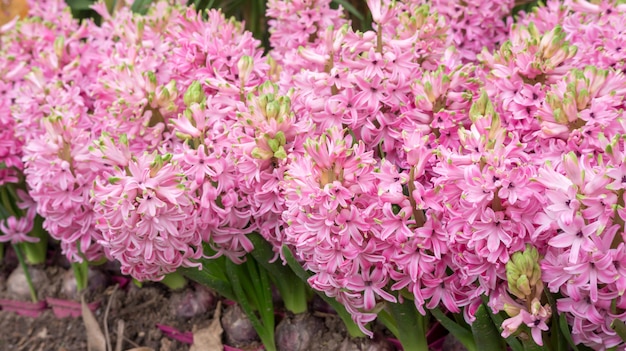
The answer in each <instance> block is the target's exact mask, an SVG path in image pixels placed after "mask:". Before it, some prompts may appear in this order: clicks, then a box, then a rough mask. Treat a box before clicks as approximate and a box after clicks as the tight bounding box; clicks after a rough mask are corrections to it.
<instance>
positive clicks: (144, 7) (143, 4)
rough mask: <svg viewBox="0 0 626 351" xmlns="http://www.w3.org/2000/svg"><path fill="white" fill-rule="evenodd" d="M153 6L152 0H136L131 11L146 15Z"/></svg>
mask: <svg viewBox="0 0 626 351" xmlns="http://www.w3.org/2000/svg"><path fill="white" fill-rule="evenodd" d="M151 4H152V0H135V1H134V2H133V4H132V5H131V7H130V10H131V11H133V12H134V13H138V14H140V15H145V14H146V13H147V12H148V9H149V8H150V5H151Z"/></svg>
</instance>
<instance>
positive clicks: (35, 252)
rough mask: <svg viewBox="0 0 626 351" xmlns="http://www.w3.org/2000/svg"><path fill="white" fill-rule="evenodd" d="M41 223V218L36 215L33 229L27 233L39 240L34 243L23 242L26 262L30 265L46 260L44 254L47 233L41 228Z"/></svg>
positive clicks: (46, 248)
mask: <svg viewBox="0 0 626 351" xmlns="http://www.w3.org/2000/svg"><path fill="white" fill-rule="evenodd" d="M42 225H43V218H41V217H40V216H36V217H35V223H34V224H33V230H31V232H30V233H29V235H30V236H32V237H34V238H39V241H38V242H36V243H29V242H25V243H24V254H25V255H26V262H28V263H29V264H32V265H36V264H42V263H44V262H46V254H47V253H48V252H47V251H48V233H47V232H46V231H45V230H43V227H42Z"/></svg>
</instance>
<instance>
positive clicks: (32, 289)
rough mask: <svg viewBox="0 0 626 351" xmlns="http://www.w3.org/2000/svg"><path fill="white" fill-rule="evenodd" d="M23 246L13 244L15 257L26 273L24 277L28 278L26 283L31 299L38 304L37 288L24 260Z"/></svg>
mask: <svg viewBox="0 0 626 351" xmlns="http://www.w3.org/2000/svg"><path fill="white" fill-rule="evenodd" d="M20 245H21V244H13V251H15V256H17V260H18V261H19V263H20V266H21V267H22V270H23V271H24V277H26V283H27V284H28V290H29V291H30V298H31V300H33V302H38V300H37V292H35V287H34V286H33V280H32V279H31V277H30V272H29V271H28V265H27V264H26V260H25V259H24V255H23V254H22V248H21V247H20Z"/></svg>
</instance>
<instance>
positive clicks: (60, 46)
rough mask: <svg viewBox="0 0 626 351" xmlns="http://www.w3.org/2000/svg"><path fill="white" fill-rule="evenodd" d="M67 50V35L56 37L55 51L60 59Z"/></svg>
mask: <svg viewBox="0 0 626 351" xmlns="http://www.w3.org/2000/svg"><path fill="white" fill-rule="evenodd" d="M64 52H65V37H62V36H59V37H57V38H56V39H54V53H55V54H56V55H57V57H58V58H59V59H61V58H62V57H63V53H64Z"/></svg>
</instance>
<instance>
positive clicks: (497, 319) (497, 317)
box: [482, 295, 554, 351]
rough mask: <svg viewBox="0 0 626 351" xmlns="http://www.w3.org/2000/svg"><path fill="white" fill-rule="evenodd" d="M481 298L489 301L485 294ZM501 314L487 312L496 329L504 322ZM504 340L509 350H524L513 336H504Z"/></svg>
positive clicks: (485, 302) (486, 301) (485, 301)
mask: <svg viewBox="0 0 626 351" xmlns="http://www.w3.org/2000/svg"><path fill="white" fill-rule="evenodd" d="M482 299H483V303H484V304H485V305H487V303H488V302H489V299H488V298H487V297H486V296H485V295H483V296H482ZM553 311H554V310H553ZM503 314H504V312H500V313H497V314H493V313H489V316H490V317H491V320H492V321H493V324H494V325H495V326H496V328H498V329H500V328H501V326H502V322H504V318H505V317H504V316H503ZM504 341H506V343H507V344H509V347H510V348H511V350H513V351H524V346H523V345H522V343H521V342H520V341H519V340H518V339H517V338H516V337H515V336H509V337H508V338H505V339H504Z"/></svg>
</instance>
